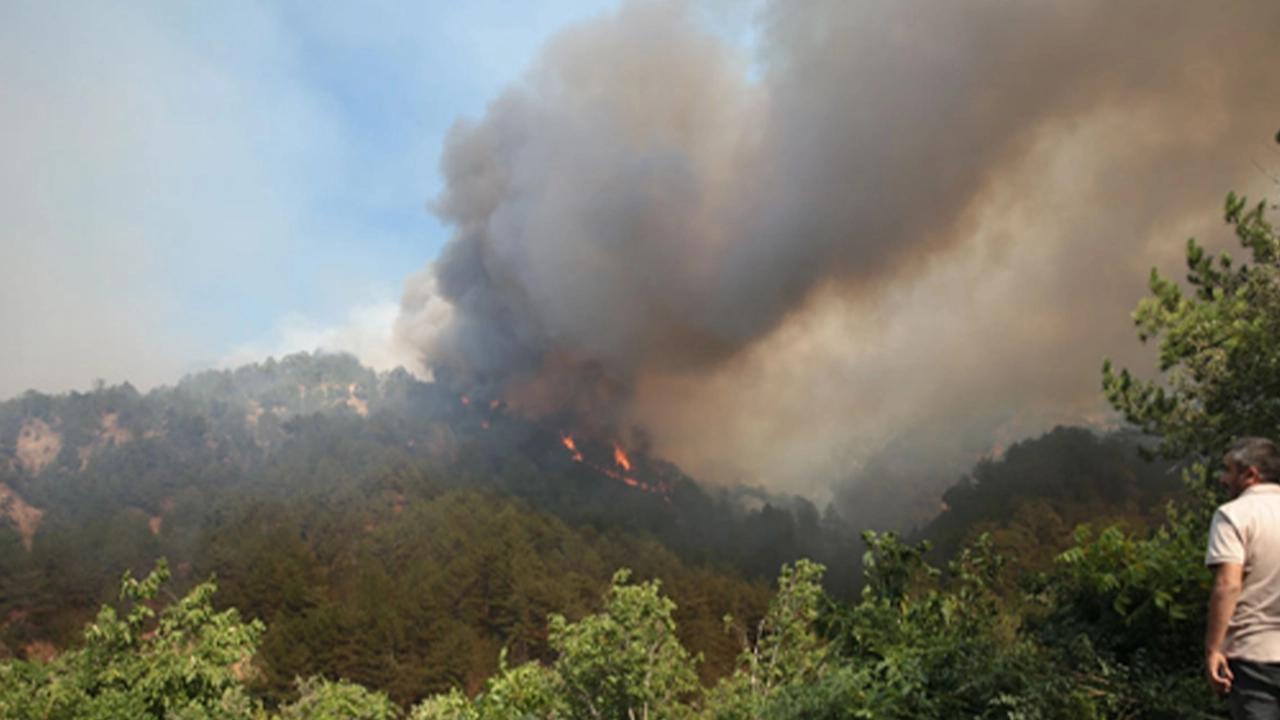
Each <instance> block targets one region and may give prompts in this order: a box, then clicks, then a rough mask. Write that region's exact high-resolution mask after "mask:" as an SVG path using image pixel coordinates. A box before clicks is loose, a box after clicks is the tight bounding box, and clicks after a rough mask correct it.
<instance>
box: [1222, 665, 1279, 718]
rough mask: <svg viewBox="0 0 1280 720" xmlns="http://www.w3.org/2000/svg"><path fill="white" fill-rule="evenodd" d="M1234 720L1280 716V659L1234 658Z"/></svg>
mask: <svg viewBox="0 0 1280 720" xmlns="http://www.w3.org/2000/svg"><path fill="white" fill-rule="evenodd" d="M1229 663H1230V665H1231V674H1232V675H1233V676H1234V679H1233V680H1232V681H1231V694H1230V695H1229V696H1227V700H1228V702H1229V703H1230V704H1231V718H1232V720H1280V663H1264V662H1253V661H1251V660H1230V661H1229Z"/></svg>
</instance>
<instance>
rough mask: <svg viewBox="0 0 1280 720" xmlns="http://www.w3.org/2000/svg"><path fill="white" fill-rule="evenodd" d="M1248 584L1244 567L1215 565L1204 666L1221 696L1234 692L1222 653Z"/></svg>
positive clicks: (1229, 564) (1205, 636)
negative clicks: (1246, 583) (1228, 627)
mask: <svg viewBox="0 0 1280 720" xmlns="http://www.w3.org/2000/svg"><path fill="white" fill-rule="evenodd" d="M1243 582H1244V566H1243V565H1241V564H1239V563H1233V562H1224V563H1218V564H1216V565H1214V566H1213V593H1212V594H1211V595H1210V596H1209V622H1208V627H1207V628H1205V633H1204V665H1205V673H1206V674H1208V676H1209V684H1210V685H1212V686H1213V689H1214V690H1215V691H1216V692H1217V693H1218V694H1220V695H1221V694H1225V693H1227V692H1228V691H1230V690H1231V680H1232V676H1231V668H1229V667H1227V658H1226V656H1225V655H1223V654H1222V641H1223V640H1225V639H1226V637H1227V626H1228V625H1229V624H1231V616H1232V615H1233V614H1234V613H1235V611H1236V603H1237V602H1238V601H1239V600H1240V588H1241V587H1242V585H1243Z"/></svg>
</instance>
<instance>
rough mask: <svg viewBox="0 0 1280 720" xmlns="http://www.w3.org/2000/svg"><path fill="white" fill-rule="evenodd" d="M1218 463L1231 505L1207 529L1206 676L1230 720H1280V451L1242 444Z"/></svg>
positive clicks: (1250, 441)
mask: <svg viewBox="0 0 1280 720" xmlns="http://www.w3.org/2000/svg"><path fill="white" fill-rule="evenodd" d="M1222 460H1223V466H1224V468H1223V471H1222V476H1221V477H1220V478H1219V482H1221V483H1222V484H1223V485H1224V486H1226V488H1227V490H1228V491H1229V492H1230V493H1231V496H1232V497H1233V498H1234V499H1233V500H1231V501H1230V502H1228V503H1226V504H1224V505H1222V506H1221V507H1219V508H1218V510H1217V512H1215V513H1214V514H1213V522H1212V523H1211V524H1210V526H1209V549H1208V552H1206V554H1205V564H1206V565H1208V566H1209V567H1210V568H1212V570H1213V576H1214V579H1213V594H1212V595H1211V596H1210V598H1209V622H1208V628H1207V629H1206V631H1205V639H1204V652H1205V671H1206V673H1207V674H1208V676H1209V683H1210V684H1211V685H1212V686H1213V689H1214V690H1215V691H1217V692H1218V693H1219V694H1223V695H1226V694H1229V696H1230V705H1231V716H1232V717H1233V718H1235V719H1236V720H1241V719H1242V718H1247V719H1248V720H1255V719H1262V718H1267V719H1268V720H1280V484H1277V483H1280V450H1277V448H1276V445H1275V444H1274V443H1272V442H1271V441H1270V440H1266V439H1263V438H1244V439H1242V440H1239V441H1237V442H1236V443H1235V444H1234V445H1232V446H1231V449H1230V450H1228V451H1227V453H1226V455H1224V456H1223V459H1222Z"/></svg>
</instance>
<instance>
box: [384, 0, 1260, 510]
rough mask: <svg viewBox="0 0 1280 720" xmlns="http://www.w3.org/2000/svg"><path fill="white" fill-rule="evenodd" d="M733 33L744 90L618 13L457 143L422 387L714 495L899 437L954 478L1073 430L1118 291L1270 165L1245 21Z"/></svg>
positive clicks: (771, 28)
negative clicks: (648, 441) (991, 452)
mask: <svg viewBox="0 0 1280 720" xmlns="http://www.w3.org/2000/svg"><path fill="white" fill-rule="evenodd" d="M759 23H760V33H759V37H760V47H759V48H757V51H758V53H759V54H758V56H757V57H756V58H755V59H754V60H755V62H756V64H755V65H753V64H752V62H751V59H750V58H747V57H745V56H744V55H743V54H742V53H741V52H739V51H738V50H736V49H734V48H733V47H731V46H729V45H727V44H726V43H724V42H723V41H722V40H721V39H719V38H718V37H716V36H715V35H713V34H711V33H709V32H707V31H705V30H703V29H702V28H701V27H700V26H699V24H698V22H697V21H696V19H695V14H694V13H693V12H691V11H690V10H689V8H688V7H687V6H686V5H685V4H683V3H678V2H634V3H629V4H626V5H624V6H623V7H622V8H621V9H620V10H619V11H618V12H617V13H616V14H613V15H610V16H607V17H603V18H600V19H597V20H595V21H593V22H591V23H589V24H586V25H583V26H580V27H576V28H572V29H570V30H568V31H566V32H564V33H563V34H561V35H560V36H559V37H557V38H556V39H555V40H554V41H553V42H552V43H551V44H550V45H549V46H548V47H547V49H546V51H545V53H544V54H543V56H542V57H541V58H540V60H539V61H538V62H537V64H536V65H535V67H533V68H532V70H531V71H530V72H529V74H528V75H527V77H526V78H525V79H524V80H523V81H522V82H521V83H519V84H517V85H516V86H514V87H512V88H511V89H510V90H508V91H507V92H506V93H505V94H503V95H502V96H501V97H499V98H497V99H496V100H495V101H494V102H493V103H492V104H491V106H490V107H489V109H488V112H487V113H486V114H485V116H484V117H483V118H481V119H479V120H477V121H464V122H459V123H458V125H457V126H456V127H455V129H454V130H453V132H452V134H451V135H450V138H449V140H448V146H447V148H446V152H445V159H444V173H445V177H446V183H447V186H446V190H445V192H444V193H443V195H442V197H440V198H439V199H438V201H437V205H436V207H437V211H438V212H439V213H440V215H441V216H442V217H443V218H445V219H447V220H448V221H449V222H451V223H452V224H453V225H454V226H455V227H456V229H457V234H456V236H455V238H454V239H453V240H452V242H451V243H450V244H449V246H448V247H447V248H446V250H445V251H444V253H443V254H442V256H441V257H440V259H439V260H438V262H437V263H436V264H435V266H434V268H435V269H434V273H433V274H431V275H430V276H429V277H425V278H422V279H420V280H417V281H414V283H413V285H412V286H411V287H410V289H409V291H408V292H407V293H406V301H405V303H404V306H403V308H402V317H401V323H402V326H403V327H405V328H418V329H419V330H421V329H422V328H424V327H429V328H431V332H429V333H427V332H418V333H417V334H416V335H415V334H413V333H412V332H411V333H410V335H411V337H412V338H413V339H414V340H415V341H416V342H417V343H418V345H419V347H421V349H422V352H423V355H424V362H425V363H426V365H427V366H429V367H431V368H433V369H435V370H436V371H437V373H439V372H441V371H445V372H448V373H450V374H451V376H453V377H456V378H461V379H463V380H465V381H466V382H470V383H474V384H477V385H481V386H483V387H484V388H487V389H488V391H489V392H492V393H494V394H501V395H502V396H503V397H505V398H506V399H507V400H508V401H509V402H510V403H512V405H513V406H514V407H516V408H519V409H521V410H522V411H524V412H526V413H530V414H533V415H548V414H562V415H567V416H569V417H570V418H571V419H572V421H573V422H575V423H577V424H580V425H583V426H587V427H596V428H612V429H615V430H616V429H619V428H627V427H630V426H632V425H635V426H639V427H642V428H644V429H645V430H646V432H648V433H649V434H650V435H651V436H652V438H653V439H654V441H655V443H656V447H657V450H658V451H659V452H665V453H667V454H669V455H671V456H672V457H674V458H675V459H676V460H678V461H681V462H683V463H685V464H686V465H688V466H690V467H692V468H693V469H694V470H695V472H698V471H701V472H702V473H703V474H707V475H712V476H718V477H721V478H730V479H732V478H739V479H745V480H751V481H757V482H766V483H771V484H775V485H781V486H785V487H788V488H790V489H797V490H801V491H809V492H813V491H816V490H818V489H819V487H820V486H821V485H822V484H823V483H829V482H831V481H832V480H835V479H838V478H839V477H840V476H841V474H842V473H847V472H849V470H850V469H851V468H852V467H856V466H857V464H858V463H859V462H860V461H861V460H863V459H865V458H866V457H867V456H868V455H870V454H871V453H874V452H876V451H878V450H880V449H882V448H884V447H885V446H886V445H888V444H890V443H891V441H894V446H902V445H903V442H902V438H904V437H906V438H912V440H911V441H910V442H908V443H906V446H907V447H913V448H920V450H919V452H918V453H917V454H916V456H915V457H913V458H912V462H913V463H919V462H922V458H923V457H924V456H925V455H927V453H926V452H925V451H924V448H926V447H929V446H931V438H938V437H941V436H946V441H945V442H941V443H932V445H936V446H937V447H945V448H947V450H946V452H945V455H946V458H947V459H948V460H950V461H954V462H963V463H967V462H969V461H971V460H972V459H973V457H972V453H976V452H981V451H982V450H984V449H987V448H989V447H990V446H991V445H992V444H993V443H995V442H998V441H1002V440H1008V439H1012V438H1007V437H1001V436H1002V435H1016V434H1018V433H1022V432H1030V431H1035V430H1039V429H1041V428H1042V427H1043V426H1045V425H1046V424H1050V423H1053V422H1059V421H1080V420H1083V419H1085V418H1089V417H1094V418H1098V417H1101V415H1100V414H1099V413H1100V411H1101V410H1102V403H1101V399H1100V398H1099V396H1098V395H1099V393H1098V392H1097V384H1098V379H1097V378H1098V366H1099V364H1100V362H1101V359H1102V357H1103V356H1106V355H1110V356H1112V357H1118V358H1119V359H1120V360H1122V361H1129V362H1132V363H1135V364H1141V363H1142V362H1143V355H1142V353H1141V352H1140V351H1139V350H1138V348H1137V346H1136V344H1135V343H1134V342H1133V340H1132V333H1131V332H1130V329H1129V323H1128V320H1127V314H1128V311H1129V309H1130V308H1131V307H1132V305H1133V303H1134V302H1135V301H1136V299H1137V298H1138V297H1139V296H1140V294H1141V293H1142V290H1143V287H1142V285H1143V282H1144V280H1145V277H1146V272H1147V270H1148V269H1149V268H1150V267H1151V266H1152V265H1153V264H1155V265H1161V266H1164V267H1171V266H1172V263H1174V262H1176V259H1177V254H1178V252H1179V249H1180V247H1181V242H1182V240H1183V239H1184V238H1185V236H1186V235H1187V234H1190V233H1191V232H1199V231H1201V230H1202V229H1205V228H1213V227H1215V226H1214V222H1215V220H1216V217H1217V208H1218V206H1219V203H1220V199H1221V197H1222V195H1223V194H1224V193H1225V192H1226V191H1227V190H1229V189H1232V188H1235V189H1244V190H1248V189H1250V188H1251V187H1254V186H1257V185H1258V182H1257V181H1258V178H1259V174H1258V173H1257V171H1256V170H1255V168H1254V165H1253V163H1254V162H1262V163H1268V162H1270V163H1271V165H1272V167H1275V166H1276V165H1278V164H1280V156H1276V155H1274V154H1268V153H1271V150H1270V148H1269V147H1268V145H1267V141H1269V139H1270V136H1271V135H1272V134H1273V133H1274V131H1275V127H1274V126H1275V125H1276V123H1277V122H1280V82H1276V79H1275V77H1274V73H1275V69H1276V68H1277V67H1280V42H1276V39H1277V38H1280V4H1278V3H1275V2H1272V1H1271V0H1257V1H1256V2H1242V3H1234V4H1231V5H1228V6H1222V5H1215V4H1209V3H1201V2H1193V1H1191V0H1188V1H1186V2H1177V3H1169V2H1164V1H1161V2H1155V1H1150V2H1141V1H1135V2H1125V3H1119V4H1117V3H1104V2H1101V1H1100V0H1099V1H1091V0H1071V1H1070V2H1039V3H1009V2H1003V1H1000V2H997V1H994V0H993V1H988V2H983V1H977V0H975V1H972V2H963V3H959V2H957V3H935V2H924V1H923V0H905V1H904V0H894V1H893V2H889V1H884V2H857V3H854V2H847V1H845V0H815V1H811V2H793V1H790V0H786V1H784V0H779V1H778V2H774V3H771V4H768V5H767V6H765V7H764V8H763V9H762V12H761V14H760V17H759ZM432 283H434V287H431V284H432ZM441 299H443V300H444V301H445V302H446V303H447V304H448V305H450V306H452V313H451V315H450V316H449V319H448V322H447V323H445V324H444V326H443V327H442V328H441V327H440V325H439V324H438V323H436V324H432V323H424V322H422V321H421V319H420V318H418V315H419V314H420V313H421V312H423V311H424V309H426V310H430V311H431V312H433V313H436V315H437V316H438V315H439V308H440V301H441ZM895 439H896V441H895ZM837 468H843V470H838V469H837Z"/></svg>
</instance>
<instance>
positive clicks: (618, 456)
mask: <svg viewBox="0 0 1280 720" xmlns="http://www.w3.org/2000/svg"><path fill="white" fill-rule="evenodd" d="M613 461H614V462H615V463H617V464H618V467H620V468H622V469H623V470H626V471H627V472H631V460H630V459H629V458H628V457H627V453H626V451H624V450H623V449H622V446H621V445H619V444H618V443H614V444H613Z"/></svg>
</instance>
